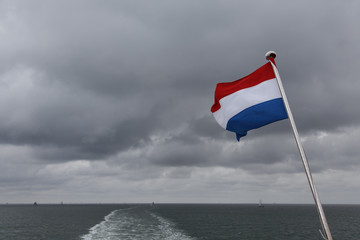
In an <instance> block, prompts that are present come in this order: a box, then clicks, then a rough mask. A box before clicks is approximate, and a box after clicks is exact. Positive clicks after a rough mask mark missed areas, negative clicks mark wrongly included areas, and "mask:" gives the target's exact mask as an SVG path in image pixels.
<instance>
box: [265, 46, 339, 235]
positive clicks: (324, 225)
mask: <svg viewBox="0 0 360 240" xmlns="http://www.w3.org/2000/svg"><path fill="white" fill-rule="evenodd" d="M275 57H276V53H275V52H274V51H270V52H267V53H266V54H265V58H266V60H269V62H270V63H271V66H272V68H273V70H274V73H275V77H276V81H277V83H278V85H279V89H280V93H281V96H282V98H283V101H284V105H285V109H286V112H287V114H288V117H289V120H290V123H291V127H292V130H293V133H294V137H295V141H296V144H297V146H298V149H299V152H300V156H301V159H302V162H303V165H304V169H305V173H306V177H307V179H308V182H309V185H310V189H311V192H312V195H313V197H314V201H315V204H316V207H317V210H318V214H319V218H320V222H321V226H322V228H323V231H324V232H325V237H326V240H333V238H332V236H331V232H330V228H329V225H328V223H327V220H326V217H325V213H324V210H323V208H322V205H321V202H320V199H319V196H318V194H317V191H316V188H315V185H314V182H313V179H312V176H311V171H310V167H309V163H308V161H307V158H306V154H305V151H304V148H303V146H302V144H301V141H300V137H299V133H298V131H297V128H296V125H295V121H294V117H293V115H292V113H291V110H290V106H289V103H288V100H287V98H286V94H285V90H284V87H283V85H282V82H281V78H280V74H279V71H278V70H277V67H276V66H275V64H274V63H273V62H272V61H271V58H275Z"/></svg>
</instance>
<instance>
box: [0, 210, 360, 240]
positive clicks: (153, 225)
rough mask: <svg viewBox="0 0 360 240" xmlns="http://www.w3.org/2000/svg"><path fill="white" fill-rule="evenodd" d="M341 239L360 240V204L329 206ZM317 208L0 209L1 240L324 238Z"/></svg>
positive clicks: (328, 213)
mask: <svg viewBox="0 0 360 240" xmlns="http://www.w3.org/2000/svg"><path fill="white" fill-rule="evenodd" d="M324 211H325V214H326V216H327V220H328V223H329V225H330V229H331V232H332V235H333V238H334V239H335V240H336V239H337V240H355V239H356V240H359V239H360V205H325V206H324ZM319 228H320V223H319V219H318V216H317V213H316V209H315V206H313V205H283V204H267V205H265V207H263V208H260V207H258V205H257V204H155V205H151V204H104V205H101V204H94V205H70V204H63V205H60V204H59V205H41V204H40V205H38V206H32V205H11V204H6V205H0V239H1V240H32V239H34V240H35V239H36V240H42V239H44V240H72V239H74V240H95V239H96V240H100V239H101V240H112V239H120V240H138V239H142V240H175V239H181V240H225V239H226V240H233V239H234V240H235V239H239V240H250V239H254V240H255V239H256V240H259V239H269V240H273V239H275V240H276V239H281V240H290V239H306V240H312V239H314V240H315V239H317V240H319V239H322V237H321V235H320V233H319Z"/></svg>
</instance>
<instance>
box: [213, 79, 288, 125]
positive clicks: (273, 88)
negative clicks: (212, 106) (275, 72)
mask: <svg viewBox="0 0 360 240" xmlns="http://www.w3.org/2000/svg"><path fill="white" fill-rule="evenodd" d="M275 98H281V94H280V90H279V87H278V85H277V82H276V79H275V78H273V79H270V80H267V81H264V82H262V83H260V84H258V85H255V86H253V87H250V88H245V89H241V90H239V91H237V92H234V93H232V94H230V95H227V96H226V97H223V98H222V99H220V101H219V102H220V105H221V108H220V109H219V110H217V111H216V112H214V113H213V115H214V117H215V119H216V121H217V122H218V123H219V124H220V126H222V127H223V128H225V129H226V125H227V123H228V121H229V119H230V118H232V117H233V116H235V115H236V114H238V113H239V112H241V111H243V110H245V109H246V108H249V107H251V106H254V105H256V104H259V103H262V102H266V101H269V100H272V99H275Z"/></svg>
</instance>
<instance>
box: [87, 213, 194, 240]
mask: <svg viewBox="0 0 360 240" xmlns="http://www.w3.org/2000/svg"><path fill="white" fill-rule="evenodd" d="M81 239H83V240H115V239H116V240H144V239H146V240H192V239H193V238H191V237H189V236H187V235H186V234H185V233H184V232H183V231H181V230H180V229H178V228H176V226H175V224H174V223H172V222H171V221H169V220H167V219H165V218H162V217H160V216H158V215H156V214H155V213H152V212H149V211H147V210H146V209H144V208H141V207H139V208H131V209H119V210H115V211H113V212H111V213H110V214H109V215H107V216H106V217H105V218H104V221H102V222H100V223H99V224H97V225H95V226H93V227H92V228H91V229H90V230H89V233H88V234H86V235H83V236H81Z"/></svg>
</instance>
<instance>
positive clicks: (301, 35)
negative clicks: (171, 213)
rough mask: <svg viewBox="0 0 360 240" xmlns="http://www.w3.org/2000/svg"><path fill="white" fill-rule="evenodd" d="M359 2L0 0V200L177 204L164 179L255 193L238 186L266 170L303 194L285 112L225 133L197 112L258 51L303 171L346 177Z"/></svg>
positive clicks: (255, 184)
mask: <svg viewBox="0 0 360 240" xmlns="http://www.w3.org/2000/svg"><path fill="white" fill-rule="evenodd" d="M260 6H261V7H260ZM309 6H311V7H309ZM359 9H360V6H359V3H358V1H346V2H345V3H344V2H338V1H330V2H328V1H319V2H310V1H301V2H284V1H281V0H279V1H272V2H271V3H270V2H267V1H262V2H257V3H253V2H251V1H241V2H239V1H232V0H230V1H226V2H224V1H222V2H220V1H196V2H194V1H187V0H186V1H178V2H164V1H151V2H148V1H106V2H99V1H82V0H81V1H76V2H69V1H59V2H53V1H51V2H49V1H42V0H39V1H32V2H31V3H30V2H26V1H21V0H19V1H2V2H1V3H0V37H1V39H2V40H1V43H0V51H1V53H2V54H1V56H0V109H1V112H2V114H1V116H0V149H1V150H2V151H3V153H0V162H1V163H2V166H4V168H2V169H3V170H1V173H3V172H4V174H0V175H1V176H2V177H1V179H2V182H6V183H7V184H3V185H1V188H2V189H0V190H3V191H2V192H6V191H7V190H9V189H11V194H10V190H9V191H8V192H9V194H8V195H7V196H8V199H9V200H7V197H6V196H5V197H3V198H1V199H0V201H10V200H14V199H21V198H22V196H23V195H24V194H30V195H31V194H33V196H34V197H36V196H35V195H36V194H37V193H39V195H41V196H42V197H44V196H45V195H46V193H48V194H50V191H49V189H50V188H51V187H49V186H52V187H54V188H56V189H57V190H54V192H51V194H50V195H47V196H48V197H44V198H46V199H48V201H55V200H54V199H57V198H58V197H60V196H61V195H62V194H63V195H64V196H68V197H69V198H71V195H72V193H74V192H76V189H75V187H79V188H83V189H86V192H84V193H81V194H80V193H78V195H76V196H74V199H76V200H79V201H81V199H82V198H89V197H90V196H92V197H94V199H98V197H96V193H98V192H101V193H102V194H103V193H104V191H106V190H109V189H111V188H114V187H115V188H117V189H118V190H119V191H120V190H121V191H126V192H127V193H128V196H131V197H129V201H134V199H136V198H137V197H138V198H139V199H141V200H146V199H147V197H149V196H155V194H159V195H161V194H162V193H161V189H167V190H166V191H167V192H168V193H171V194H173V195H171V196H166V194H163V195H161V196H162V197H164V199H168V200H171V199H176V198H177V197H179V196H178V195H177V193H176V192H174V191H172V189H173V188H175V186H176V187H178V188H179V194H180V193H182V194H183V197H182V198H181V199H186V197H189V199H190V198H191V197H190V196H192V194H193V193H198V192H199V189H205V188H206V187H208V188H209V189H210V188H217V190H219V189H220V188H224V187H223V186H224V184H229V186H231V187H229V189H232V190H234V188H235V187H236V186H238V184H237V183H236V182H238V181H240V180H241V181H243V185H241V187H242V189H247V190H246V191H248V192H249V196H250V195H251V196H254V197H255V198H258V196H257V195H256V193H255V192H254V191H252V190H250V189H257V190H259V191H261V189H262V190H263V191H265V190H264V188H262V187H263V183H262V182H264V181H271V182H272V183H274V186H275V187H278V188H277V190H278V192H277V193H278V194H279V195H286V194H280V192H281V190H285V189H286V190H289V189H288V188H287V187H286V186H285V185H286V184H284V182H286V181H287V180H288V181H292V183H293V184H295V185H296V184H297V185H296V186H294V187H293V188H294V189H300V188H301V187H300V186H301V185H300V184H302V182H301V180H299V179H300V177H297V176H298V174H301V172H302V171H303V169H302V164H301V160H300V158H299V156H298V152H297V149H296V145H295V142H294V140H293V137H292V133H291V129H290V125H289V122H288V121H287V120H284V121H280V122H277V123H274V124H271V125H268V126H266V127H264V128H261V129H257V130H253V131H251V132H249V134H248V136H247V137H245V138H243V139H241V141H240V142H239V143H238V142H236V140H235V136H234V134H233V133H229V132H226V131H224V130H223V129H222V128H221V127H220V126H218V125H217V123H216V121H215V120H214V119H213V117H212V115H211V112H210V107H211V105H212V103H213V93H214V89H215V85H216V83H218V82H222V81H232V80H236V79H238V78H241V77H243V76H245V75H247V74H249V73H251V72H252V71H254V70H255V69H256V68H258V67H259V66H261V65H263V64H265V62H266V60H265V59H264V54H265V53H266V52H267V51H269V50H275V51H277V53H278V57H277V58H276V61H277V65H278V68H279V71H280V74H281V77H282V80H283V84H284V87H285V90H286V93H287V96H288V99H289V102H290V106H291V108H292V111H293V114H294V117H295V120H296V123H297V126H298V128H299V133H300V136H301V137H302V140H303V142H304V146H305V150H306V151H307V154H308V156H309V161H310V165H311V166H312V167H313V171H314V173H315V174H317V175H318V176H320V178H321V179H327V177H328V176H329V174H330V173H329V171H337V172H336V173H331V174H335V175H336V176H342V175H346V174H347V175H349V176H350V178H349V179H352V180H354V181H356V179H357V175H358V174H357V173H358V168H359V165H358V159H357V156H358V153H359V152H358V150H357V147H356V142H357V139H358V136H359V135H358V132H359V130H358V129H359V120H360V114H359V111H356V109H357V106H356V105H357V102H359V101H360V97H359V95H358V90H359V88H360V85H359V81H358V80H357V79H358V77H357V68H358V66H359V64H360V60H359V57H358V56H359V48H358V47H357V46H358V42H359V41H360V27H359V22H360V21H359V16H360V12H359ZM16 169H20V170H25V169H27V171H25V174H20V173H19V174H16ZM5 173H7V174H5ZM10 173H11V174H10ZM210 174H214V175H216V177H214V176H210ZM291 174H294V176H296V177H291V176H292V175H291ZM11 176H13V177H11ZM281 176H284V178H286V179H287V180H284V179H283V178H282V177H281ZM259 178H262V179H261V180H257V179H259ZM298 178H299V179H298ZM201 179H206V180H207V182H202V180H201ZM270 179H272V180H270ZM187 181H188V182H187ZM349 182H350V181H349ZM349 182H343V183H342V184H343V185H344V184H350V183H349ZM20 183H21V184H25V185H23V186H24V187H23V188H20V187H17V185H16V184H20ZM7 185H8V187H7ZM32 185H33V186H34V188H32V187H31V186H32ZM85 185H86V187H84V186H85ZM179 185H181V186H182V187H180V186H179ZM350 185H351V184H350ZM35 186H36V187H35ZM90 186H93V187H90ZM217 186H218V187H217ZM351 186H353V185H351ZM26 187H27V188H28V189H29V190H28V191H25V190H24V189H25V188H26ZM353 187H354V186H353ZM355 187H356V186H355ZM32 189H33V192H32ZM41 189H43V192H41ZM67 189H68V190H67ZM132 189H140V190H139V191H135V190H132ZM215 190H216V189H215ZM277 190H276V191H277ZM203 191H204V192H203V193H204V196H206V195H207V194H209V193H207V192H206V191H207V190H203ZM274 191H275V190H274ZM276 191H275V192H276ZM328 191H330V190H328ZM25 192H26V193H25ZM141 192H142V193H143V195H142V194H141ZM205 192H206V193H205ZM107 196H108V198H107V200H108V201H111V200H114V199H117V195H116V194H108V195H107ZM274 198H276V197H274ZM191 199H193V200H194V201H201V197H200V195H199V198H191ZM204 199H205V200H206V199H207V198H204ZM289 199H290V198H289ZM294 199H295V198H294ZM352 199H353V200H354V201H356V199H359V198H358V196H356V195H353V196H352ZM141 200H139V201H141ZM257 200H258V199H256V201H257ZM99 201H104V200H99ZM116 201H118V200H116ZM136 201H137V200H136ZM151 201H153V199H151ZM184 201H186V200H184ZM219 201H220V200H219ZM274 201H276V199H275V200H274ZM289 201H291V199H290V200H289ZM304 201H307V200H304ZM334 201H341V200H336V199H334Z"/></svg>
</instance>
